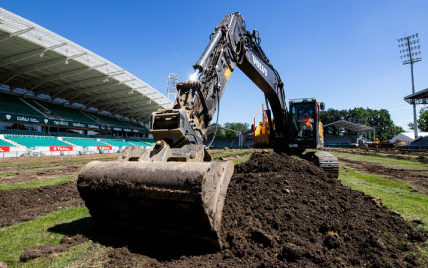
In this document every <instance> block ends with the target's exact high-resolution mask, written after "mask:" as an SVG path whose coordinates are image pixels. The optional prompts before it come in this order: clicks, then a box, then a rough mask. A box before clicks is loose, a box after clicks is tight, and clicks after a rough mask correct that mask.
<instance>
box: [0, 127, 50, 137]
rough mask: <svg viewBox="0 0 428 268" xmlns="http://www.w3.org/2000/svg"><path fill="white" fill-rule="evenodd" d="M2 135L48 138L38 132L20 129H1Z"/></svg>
mask: <svg viewBox="0 0 428 268" xmlns="http://www.w3.org/2000/svg"><path fill="white" fill-rule="evenodd" d="M0 134H10V135H36V136H48V135H47V134H45V133H41V132H38V131H28V130H19V129H0ZM52 136H55V135H52Z"/></svg>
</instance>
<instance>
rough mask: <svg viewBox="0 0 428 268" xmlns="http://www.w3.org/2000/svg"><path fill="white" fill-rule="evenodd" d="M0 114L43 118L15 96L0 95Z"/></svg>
mask: <svg viewBox="0 0 428 268" xmlns="http://www.w3.org/2000/svg"><path fill="white" fill-rule="evenodd" d="M0 112H2V113H6V114H15V115H23V116H43V115H42V114H40V113H39V112H37V111H36V110H34V109H33V108H31V107H30V106H28V105H27V104H26V103H24V102H23V101H21V99H20V98H19V97H17V96H13V95H8V94H0Z"/></svg>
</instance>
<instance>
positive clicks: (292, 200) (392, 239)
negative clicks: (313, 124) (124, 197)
mask: <svg viewBox="0 0 428 268" xmlns="http://www.w3.org/2000/svg"><path fill="white" fill-rule="evenodd" d="M99 227H100V225H99V226H95V225H94V222H93V221H92V219H91V218H86V219H82V220H79V221H76V222H72V223H66V224H62V225H58V226H55V227H54V228H51V229H50V231H54V232H60V233H64V234H66V235H75V234H82V235H84V236H86V237H88V238H89V239H91V240H93V241H96V242H99V243H101V244H104V245H106V246H111V247H114V248H115V249H113V250H111V251H110V252H109V253H108V254H106V255H105V256H104V257H105V264H104V266H105V267H118V266H129V267H131V266H141V263H145V265H146V266H157V267H195V266H199V267H207V266H208V267H214V266H216V267H314V266H320V267H332V266H334V267H365V266H372V267H405V266H406V265H407V266H415V265H417V264H418V261H417V256H418V252H417V250H416V248H415V244H417V243H421V242H423V241H425V240H426V238H427V235H426V234H425V233H422V232H419V231H415V229H414V226H412V225H411V224H410V223H408V222H406V221H405V220H403V219H402V218H401V217H400V216H398V215H397V213H394V212H392V211H390V210H388V209H387V208H385V207H384V206H382V204H380V203H379V201H377V200H373V199H372V198H371V197H369V196H366V195H365V194H363V193H362V192H357V191H353V190H351V189H349V188H348V187H345V186H343V185H341V183H340V182H339V181H336V180H334V179H331V178H328V177H327V176H326V175H325V174H324V172H323V171H322V170H321V169H320V168H318V167H316V166H314V165H312V164H311V163H309V162H307V161H305V160H299V159H295V158H292V157H288V156H285V155H282V156H280V155H277V154H274V153H255V154H254V155H253V156H252V157H251V159H250V160H249V161H248V162H246V163H244V164H240V165H238V166H236V167H235V174H234V175H233V177H232V181H231V183H230V186H229V189H228V193H227V198H226V203H225V206H224V213H223V227H222V228H223V233H222V235H221V238H222V241H223V244H224V248H223V250H221V251H219V252H214V253H213V252H211V251H210V249H207V248H193V249H192V248H187V247H184V246H183V245H184V242H185V240H178V241H174V240H164V239H160V238H159V239H153V238H151V237H149V236H138V235H137V234H135V233H132V234H130V233H127V232H124V231H125V230H120V229H119V228H117V229H115V230H114V231H112V230H111V229H110V230H108V231H106V230H104V231H103V230H100V228H99ZM126 231H130V230H129V229H128V230H126ZM407 251H410V252H412V254H410V255H409V256H407V257H405V254H404V253H405V252H407ZM149 264H150V265H149Z"/></svg>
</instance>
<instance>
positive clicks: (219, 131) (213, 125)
mask: <svg viewBox="0 0 428 268" xmlns="http://www.w3.org/2000/svg"><path fill="white" fill-rule="evenodd" d="M216 125H217V133H216V135H215V136H216V137H219V138H224V137H226V134H225V133H224V130H223V129H222V128H221V124H216V123H212V124H210V128H211V127H215V126H216ZM213 135H214V132H212V133H210V134H208V139H212V137H213Z"/></svg>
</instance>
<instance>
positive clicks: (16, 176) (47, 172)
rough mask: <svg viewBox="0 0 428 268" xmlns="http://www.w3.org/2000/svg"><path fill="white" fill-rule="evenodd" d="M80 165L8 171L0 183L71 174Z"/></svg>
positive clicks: (76, 170)
mask: <svg viewBox="0 0 428 268" xmlns="http://www.w3.org/2000/svg"><path fill="white" fill-rule="evenodd" d="M81 168H82V165H64V166H61V167H59V168H38V169H31V172H29V171H28V170H24V171H16V172H14V173H9V176H7V177H1V178H0V185H5V184H14V183H22V182H26V181H31V180H42V179H49V178H57V177H60V176H61V177H62V176H72V175H74V174H76V173H78V172H79V171H80V169H81Z"/></svg>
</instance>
